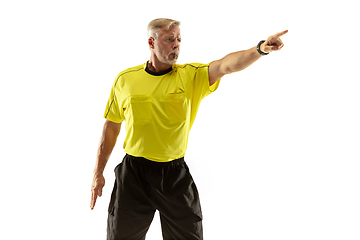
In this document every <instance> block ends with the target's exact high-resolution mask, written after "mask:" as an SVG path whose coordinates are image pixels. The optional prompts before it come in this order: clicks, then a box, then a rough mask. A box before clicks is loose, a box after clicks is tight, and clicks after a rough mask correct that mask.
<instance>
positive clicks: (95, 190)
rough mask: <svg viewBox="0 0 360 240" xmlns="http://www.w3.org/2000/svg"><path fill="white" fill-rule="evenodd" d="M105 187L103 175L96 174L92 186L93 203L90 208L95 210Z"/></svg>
mask: <svg viewBox="0 0 360 240" xmlns="http://www.w3.org/2000/svg"><path fill="white" fill-rule="evenodd" d="M104 186H105V178H104V176H103V175H102V174H94V178H93V181H92V185H91V202H90V208H91V210H93V209H94V207H95V203H96V199H97V197H98V196H99V197H101V195H102V189H103V187H104Z"/></svg>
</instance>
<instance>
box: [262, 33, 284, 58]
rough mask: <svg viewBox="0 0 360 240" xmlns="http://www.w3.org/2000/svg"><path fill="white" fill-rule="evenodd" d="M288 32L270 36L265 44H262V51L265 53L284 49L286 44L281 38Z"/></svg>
mask: <svg viewBox="0 0 360 240" xmlns="http://www.w3.org/2000/svg"><path fill="white" fill-rule="evenodd" d="M287 32H288V30H285V31H283V32H279V33H277V34H275V35H272V36H270V37H269V38H268V39H267V40H266V41H265V42H264V43H263V44H261V46H260V50H261V51H262V52H264V53H269V52H273V51H279V50H280V49H282V48H283V47H284V44H283V42H282V41H281V39H280V37H281V36H283V35H285V34H286V33H287Z"/></svg>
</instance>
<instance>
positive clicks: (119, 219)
mask: <svg viewBox="0 0 360 240" xmlns="http://www.w3.org/2000/svg"><path fill="white" fill-rule="evenodd" d="M139 168H140V166H137V165H136V163H132V162H131V161H130V160H129V159H126V157H125V158H124V160H123V162H122V163H121V164H119V165H118V166H117V167H116V168H115V175H116V179H115V184H114V189H113V192H112V194H111V200H110V204H109V210H108V212H109V214H108V226H107V239H108V240H121V239H127V240H132V239H134V240H140V239H145V235H146V233H147V231H148V229H149V227H150V224H151V222H152V219H153V217H154V213H155V208H154V207H153V206H152V204H151V202H150V200H149V196H148V193H147V191H146V187H147V186H146V184H145V183H144V181H142V179H143V177H142V176H139V175H140V173H141V171H139Z"/></svg>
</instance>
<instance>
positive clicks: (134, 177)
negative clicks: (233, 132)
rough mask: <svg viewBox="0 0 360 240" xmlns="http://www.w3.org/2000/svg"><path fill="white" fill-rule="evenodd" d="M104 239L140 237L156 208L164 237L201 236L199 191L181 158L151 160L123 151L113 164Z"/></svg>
mask: <svg viewBox="0 0 360 240" xmlns="http://www.w3.org/2000/svg"><path fill="white" fill-rule="evenodd" d="M115 175H116V180H115V185H114V189H113V192H112V195H111V201H110V204H109V215H108V226H107V240H120V239H126V240H140V239H145V235H146V233H147V231H148V229H149V227H150V224H151V222H152V220H153V217H154V214H155V211H156V210H158V211H159V214H160V220H161V228H162V234H163V238H164V239H186V240H191V239H197V240H198V239H203V231H202V213H201V207H200V200H199V194H198V191H197V188H196V185H195V183H194V181H193V179H192V177H191V175H190V172H189V168H188V166H187V165H186V163H185V161H184V158H180V159H177V160H173V161H171V162H164V163H160V162H154V161H150V160H147V159H145V158H141V157H133V156H130V155H126V156H125V157H124V159H123V161H122V162H121V163H120V164H119V165H118V166H117V167H116V168H115Z"/></svg>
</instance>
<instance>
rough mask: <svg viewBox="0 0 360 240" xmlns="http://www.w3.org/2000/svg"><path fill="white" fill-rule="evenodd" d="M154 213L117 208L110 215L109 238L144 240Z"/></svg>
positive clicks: (116, 239) (110, 239) (114, 239)
mask: <svg viewBox="0 0 360 240" xmlns="http://www.w3.org/2000/svg"><path fill="white" fill-rule="evenodd" d="M154 213H155V210H149V211H147V212H144V211H142V212H138V211H134V210H126V209H122V208H120V209H115V210H114V212H112V213H109V215H108V223H107V240H144V239H145V236H146V233H147V231H148V230H149V227H150V224H151V222H152V220H153V217H154Z"/></svg>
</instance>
